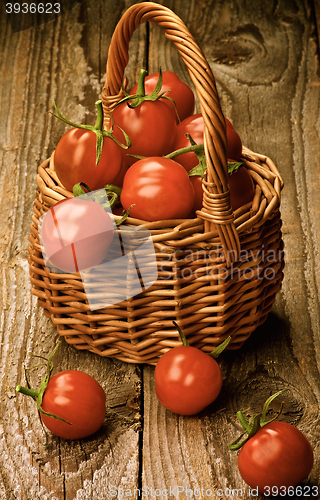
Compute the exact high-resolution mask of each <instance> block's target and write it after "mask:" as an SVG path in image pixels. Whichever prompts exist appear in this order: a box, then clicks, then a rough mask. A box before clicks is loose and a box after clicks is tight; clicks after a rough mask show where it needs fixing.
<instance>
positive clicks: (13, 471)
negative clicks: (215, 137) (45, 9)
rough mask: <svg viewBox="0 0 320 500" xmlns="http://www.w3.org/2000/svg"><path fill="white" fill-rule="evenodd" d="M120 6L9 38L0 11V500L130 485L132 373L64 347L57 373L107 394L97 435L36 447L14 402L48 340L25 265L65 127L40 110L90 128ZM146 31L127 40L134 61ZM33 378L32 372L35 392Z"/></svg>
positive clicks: (101, 5) (32, 421)
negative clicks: (41, 184) (35, 213)
mask: <svg viewBox="0 0 320 500" xmlns="http://www.w3.org/2000/svg"><path fill="white" fill-rule="evenodd" d="M129 5H130V2H121V4H119V5H118V8H117V9H114V4H113V2H109V3H108V2H95V3H93V4H92V3H91V4H90V5H89V2H88V4H87V3H83V4H77V5H76V7H75V8H74V9H73V10H72V11H70V12H69V13H68V14H67V15H64V16H61V17H59V18H58V19H57V20H56V21H55V22H50V23H48V24H44V25H41V26H39V27H36V28H33V29H29V30H25V31H22V32H19V33H14V34H13V33H12V31H11V28H10V25H9V24H8V22H7V19H6V15H5V12H4V4H3V3H2V4H1V6H0V7H1V16H0V17H1V20H0V23H1V25H0V40H1V42H0V43H1V47H2V50H1V51H0V52H1V54H0V58H1V60H0V64H1V68H2V69H1V75H2V79H1V83H0V103H1V116H2V118H3V120H2V121H1V125H0V127H1V129H0V141H1V147H0V169H1V170H0V193H1V196H0V200H1V201H0V206H1V223H0V236H1V238H0V261H1V288H0V295H1V319H0V324H1V328H0V331H1V361H0V363H1V370H0V371H1V375H0V384H1V410H0V411H1V436H0V450H1V451H0V455H1V458H0V492H1V493H0V496H1V498H6V499H12V498H19V499H31V498H32V499H36V498H42V499H45V498H48V499H49V498H59V499H65V500H66V499H73V498H75V497H77V498H83V499H85V498H108V497H109V494H108V489H109V485H116V486H119V485H121V484H122V483H126V484H127V485H128V486H130V487H135V486H136V485H137V484H138V475H139V429H140V415H139V406H140V401H139V397H140V369H139V368H137V367H135V366H131V365H126V364H124V363H121V362H116V361H113V360H107V359H102V358H99V357H97V356H94V355H92V354H90V353H88V352H78V351H75V350H74V348H72V347H71V346H68V345H66V343H65V342H63V344H62V346H63V347H60V350H59V351H58V353H57V355H56V358H55V365H56V368H55V370H56V371H61V370H64V369H80V370H84V371H86V372H88V373H90V374H91V375H92V376H94V377H95V378H96V379H97V380H98V381H99V382H100V383H101V385H102V387H103V388H104V389H105V392H106V394H107V414H106V419H105V423H104V426H103V428H102V429H101V431H99V432H98V433H97V434H96V435H95V436H93V437H91V438H88V439H86V440H83V441H81V442H80V441H78V442H74V443H72V442H67V441H64V440H60V439H57V438H54V437H53V436H51V435H50V439H49V444H48V446H47V447H44V446H43V442H44V434H43V432H42V428H41V426H40V423H39V421H38V416H37V412H36V409H35V407H34V404H33V401H32V400H30V401H29V400H28V399H27V398H24V397H23V396H22V395H16V394H15V386H16V385H17V384H18V383H22V384H23V383H24V382H25V380H24V371H23V367H24V365H25V366H26V367H30V366H32V365H33V364H34V363H35V360H34V359H33V358H32V357H31V355H32V354H36V355H39V354H41V355H48V354H49V352H50V351H51V350H52V348H53V346H54V345H55V342H56V340H57V333H56V330H55V329H54V328H53V327H52V326H51V324H50V322H49V320H47V319H46V318H45V317H44V316H43V313H42V311H41V310H40V309H39V308H38V306H37V304H36V300H35V299H34V298H32V296H31V292H30V290H31V288H30V282H29V271H28V264H27V258H28V245H29V243H28V237H29V226H30V223H31V214H32V204H33V199H34V197H35V192H36V186H35V176H36V172H37V167H38V165H39V164H40V162H41V161H42V160H44V159H45V158H47V157H48V156H49V155H50V154H51V153H52V151H53V149H54V147H55V145H56V144H57V141H58V140H59V138H60V136H61V135H62V133H63V132H64V131H65V130H66V129H67V128H68V127H66V126H65V124H63V123H62V122H59V121H58V120H56V119H55V118H53V117H52V116H51V115H50V114H49V111H51V110H53V96H56V99H57V103H58V106H59V108H60V109H61V112H62V113H63V114H64V115H66V116H68V117H69V118H70V119H71V120H74V121H76V122H85V121H87V122H92V121H93V120H95V107H94V102H95V101H96V100H97V99H98V98H100V95H101V90H102V86H103V73H104V71H105V68H104V66H105V63H106V57H107V50H108V44H109V40H110V38H111V35H112V33H113V30H114V26H115V24H116V22H117V20H118V18H119V17H120V16H121V13H122V10H123V9H126V8H127V7H128V6H129ZM103 9H106V12H108V13H109V14H107V15H104V14H103ZM111 12H112V13H113V14H112V15H110V13H111ZM144 32H145V28H142V29H141V30H140V33H137V35H136V38H135V40H133V42H132V44H133V50H134V52H135V53H137V54H138V53H139V49H138V48H137V47H139V45H140V46H141V42H140V41H139V38H140V37H142V38H144V36H145V35H144ZM135 47H136V48H135ZM41 375H43V373H41ZM40 378H41V377H40V373H39V374H37V373H36V372H32V375H31V380H32V383H34V385H36V383H37V382H38V383H39V381H40Z"/></svg>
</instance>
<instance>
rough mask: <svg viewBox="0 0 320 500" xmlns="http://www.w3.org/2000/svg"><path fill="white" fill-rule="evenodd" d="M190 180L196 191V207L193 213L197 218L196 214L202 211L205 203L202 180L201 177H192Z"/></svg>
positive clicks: (193, 208) (194, 206)
mask: <svg viewBox="0 0 320 500" xmlns="http://www.w3.org/2000/svg"><path fill="white" fill-rule="evenodd" d="M189 179H190V182H191V184H192V185H193V189H194V205H193V207H192V213H193V214H194V216H195V212H196V211H197V210H201V209H202V202H203V188H202V178H201V175H190V177H189Z"/></svg>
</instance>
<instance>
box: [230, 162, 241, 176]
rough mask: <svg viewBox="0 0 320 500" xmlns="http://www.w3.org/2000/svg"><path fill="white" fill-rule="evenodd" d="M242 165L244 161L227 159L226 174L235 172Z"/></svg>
mask: <svg viewBox="0 0 320 500" xmlns="http://www.w3.org/2000/svg"><path fill="white" fill-rule="evenodd" d="M243 166H244V163H243V162H242V161H230V160H228V174H229V175H232V174H235V173H236V172H238V170H240V168H241V167H243Z"/></svg>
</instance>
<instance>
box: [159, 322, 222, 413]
mask: <svg viewBox="0 0 320 500" xmlns="http://www.w3.org/2000/svg"><path fill="white" fill-rule="evenodd" d="M173 323H174V325H175V326H176V327H177V328H178V330H179V334H180V337H181V340H182V343H183V345H182V346H179V347H174V348H172V349H170V350H169V351H167V352H166V353H165V354H163V356H161V358H160V359H159V361H158V362H157V365H156V368H155V389H156V394H157V397H158V399H159V401H160V403H161V404H162V405H163V406H164V407H165V408H166V409H167V410H169V411H171V412H173V413H176V414H178V415H195V414H197V413H199V412H200V411H202V410H203V409H204V408H206V407H207V406H208V405H209V404H210V403H212V402H213V401H214V400H215V399H216V398H217V397H218V395H219V394H220V391H221V388H222V373H221V369H220V366H219V365H218V363H217V361H216V360H215V359H214V358H215V357H217V356H218V355H219V354H220V353H221V352H222V351H223V349H225V348H226V347H227V345H228V343H229V342H230V340H231V338H230V337H228V338H227V339H226V340H225V341H224V342H223V343H222V344H220V345H219V346H218V347H217V348H216V349H215V350H214V351H212V353H210V354H207V353H205V352H203V351H200V350H199V349H197V348H195V347H192V346H190V345H189V344H188V342H187V340H186V338H185V336H184V334H183V332H182V330H181V329H180V328H179V326H178V325H177V323H176V322H175V321H174V322H173Z"/></svg>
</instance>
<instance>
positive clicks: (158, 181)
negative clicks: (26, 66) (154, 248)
mask: <svg viewBox="0 0 320 500" xmlns="http://www.w3.org/2000/svg"><path fill="white" fill-rule="evenodd" d="M96 104H97V106H99V105H100V108H101V109H99V108H98V118H97V122H96V125H95V127H91V126H83V125H78V126H77V125H75V124H73V123H71V122H69V121H68V120H66V119H64V118H63V117H62V115H60V113H59V112H58V114H59V118H61V119H63V120H64V121H66V122H67V123H69V124H71V125H74V126H73V128H72V129H71V130H69V131H68V132H67V133H66V134H64V135H63V136H62V138H61V139H60V141H59V143H58V145H57V147H56V150H55V153H54V168H55V171H56V173H57V175H58V177H59V179H60V181H61V182H62V184H63V185H64V186H65V187H66V188H67V189H69V190H70V191H72V189H73V187H74V185H76V184H78V183H80V182H83V183H85V184H87V185H88V186H89V187H90V189H91V190H96V189H100V188H103V187H104V186H105V185H114V186H117V187H118V188H120V189H121V194H120V199H119V200H118V210H119V209H120V212H119V211H118V213H121V210H123V209H124V210H125V211H127V210H129V208H130V216H131V217H134V218H137V219H140V220H146V221H157V220H166V219H185V218H193V217H195V216H196V211H197V210H200V209H201V208H202V198H203V189H202V179H203V176H204V173H205V170H206V165H205V162H202V163H200V162H199V153H200V152H201V151H202V156H203V158H204V154H203V142H204V138H203V136H204V121H203V118H202V115H201V114H200V113H198V114H193V113H194V107H195V98H194V94H193V92H192V90H191V89H190V87H189V86H188V85H187V84H185V83H184V82H182V81H181V80H180V79H179V78H178V76H177V75H176V74H175V73H173V72H171V71H165V72H163V73H162V71H161V70H160V71H159V73H155V74H152V75H149V76H147V75H146V71H144V70H141V72H140V77H139V81H138V82H137V84H136V85H135V86H134V87H133V88H132V89H131V91H130V92H129V93H126V96H125V98H124V99H122V100H121V101H120V102H119V103H118V105H117V106H116V108H115V109H114V111H113V114H112V125H111V128H110V130H109V131H108V132H106V131H104V130H102V122H103V120H102V118H101V117H102V107H101V101H99V102H98V103H96ZM56 109H57V108H56ZM225 121H226V136H227V158H228V165H229V166H230V173H229V185H230V202H231V206H232V208H233V210H236V209H237V208H239V207H240V206H242V205H245V204H247V203H249V202H250V201H252V199H253V195H254V185H253V181H252V178H251V176H250V175H249V173H248V171H247V170H246V168H245V166H244V165H243V163H241V153H242V142H241V139H240V137H239V134H238V133H237V132H236V130H235V129H234V127H233V126H232V124H231V122H230V121H229V120H228V119H226V120H225ZM98 143H99V147H100V150H99V152H98ZM193 145H197V146H199V147H198V148H196V150H193V149H192V146H193ZM186 149H187V151H186ZM188 149H189V151H188ZM181 151H182V152H181ZM178 153H179V154H178Z"/></svg>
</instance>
